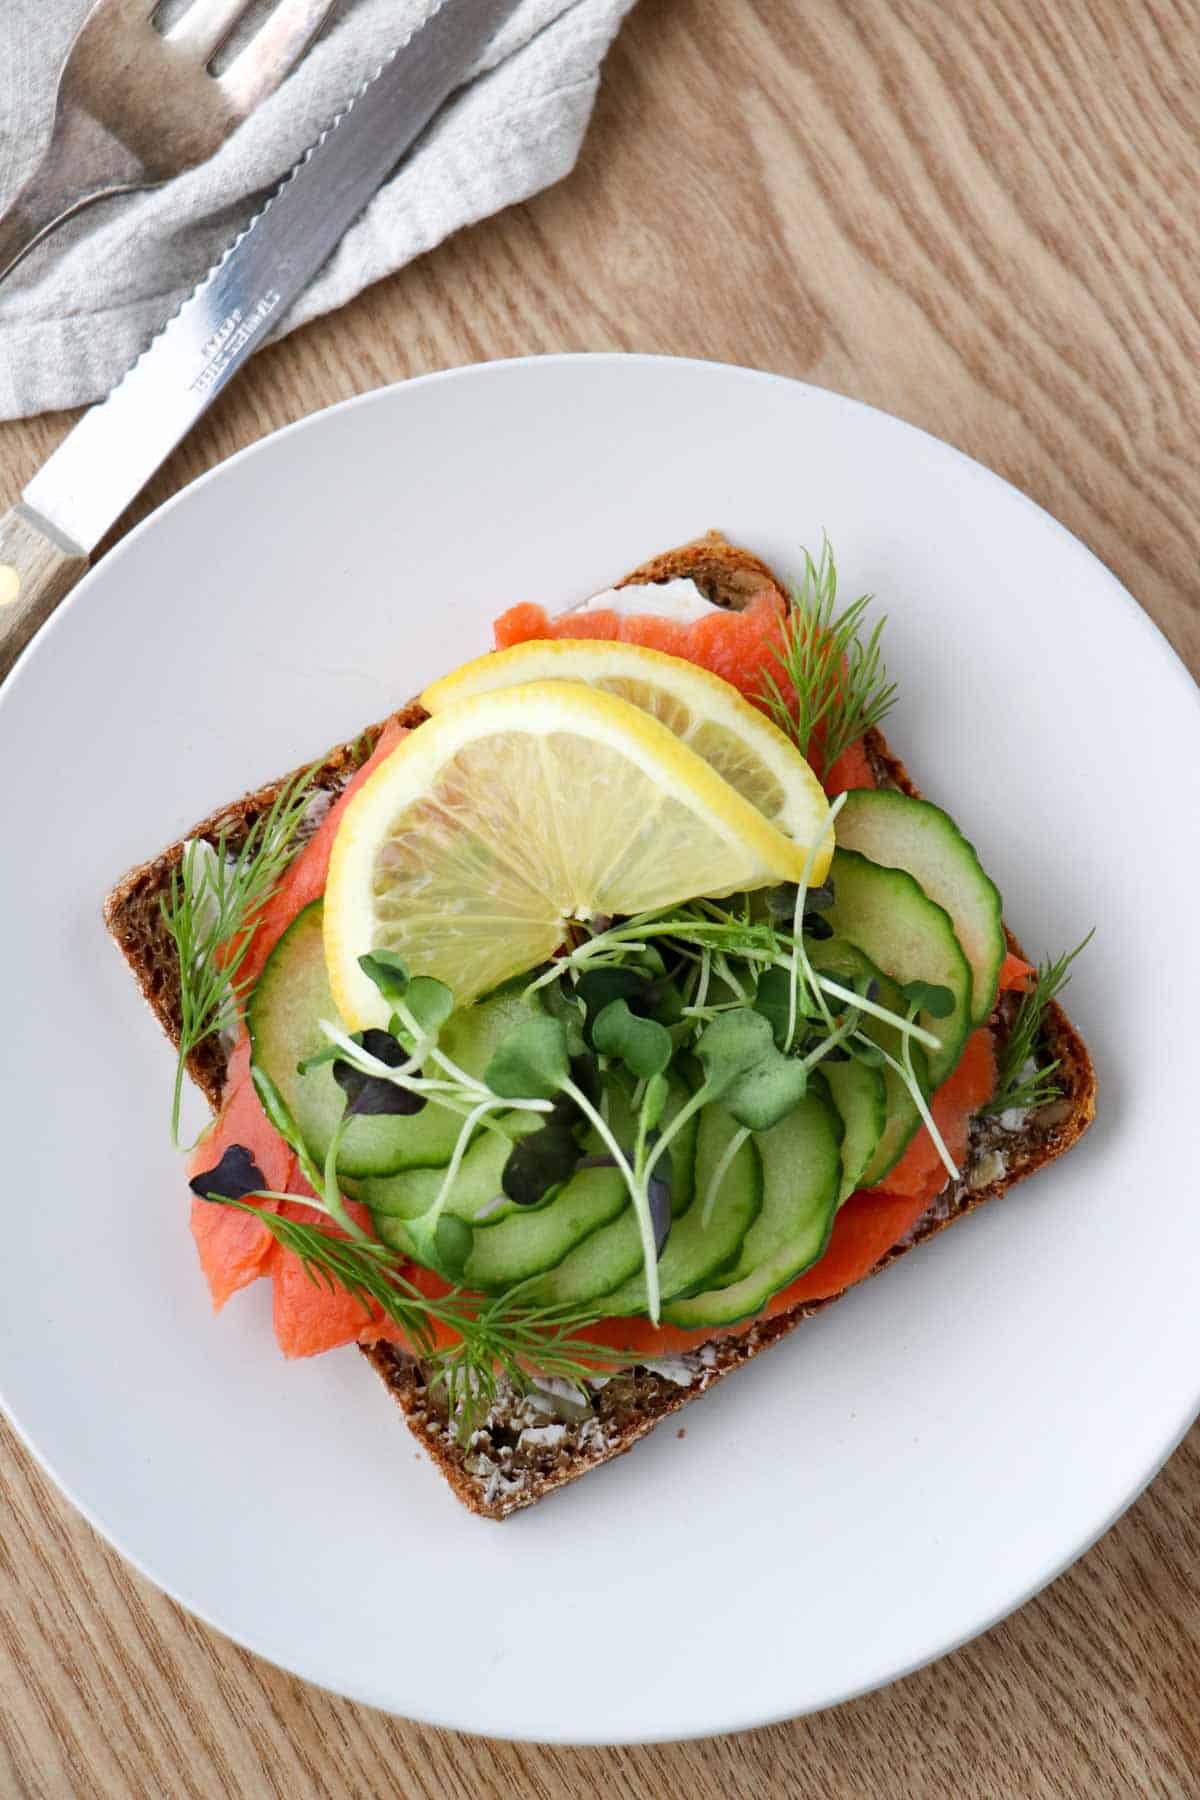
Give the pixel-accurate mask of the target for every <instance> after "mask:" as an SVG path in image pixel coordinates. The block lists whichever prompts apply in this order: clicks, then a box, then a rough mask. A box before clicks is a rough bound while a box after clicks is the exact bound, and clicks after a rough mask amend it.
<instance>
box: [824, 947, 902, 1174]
mask: <svg viewBox="0 0 1200 1800" xmlns="http://www.w3.org/2000/svg"><path fill="white" fill-rule="evenodd" d="M809 961H810V962H811V963H812V965H813V967H814V968H815V969H819V970H821V971H822V972H823V973H824V974H826V975H832V976H833V977H834V978H835V980H838V981H843V982H846V981H851V982H853V981H859V980H862V979H864V978H865V979H867V980H874V981H877V982H878V983H879V1004H880V1005H881V1006H886V1007H887V1008H888V1010H889V1011H890V1012H898V1013H901V1014H903V1013H904V1012H905V1011H906V1007H905V1003H904V998H903V996H902V995H901V993H900V989H899V988H898V987H897V986H896V984H895V982H894V981H889V980H888V978H887V976H886V975H881V974H880V972H879V970H878V969H877V968H876V967H875V964H874V963H873V962H872V961H871V959H870V957H868V956H864V954H863V952H862V951H861V950H860V949H859V948H858V947H857V945H855V944H848V943H846V942H845V940H844V939H842V938H829V939H827V940H826V941H825V942H824V943H819V944H813V945H812V946H811V948H810V950H809ZM862 1030H863V1036H864V1037H868V1038H870V1039H871V1041H872V1043H875V1044H878V1045H879V1047H880V1049H881V1050H886V1051H887V1053H888V1055H889V1056H893V1057H895V1058H896V1059H897V1060H899V1058H900V1052H901V1049H902V1044H901V1040H900V1033H899V1032H898V1031H897V1030H896V1028H895V1026H893V1025H885V1024H884V1023H883V1021H882V1020H880V1019H872V1018H871V1017H870V1015H869V1014H868V1015H865V1016H864V1018H863V1024H862ZM912 1065H913V1073H914V1074H915V1076H916V1078H917V1081H918V1083H919V1084H920V1087H921V1092H922V1093H923V1094H925V1095H928V1094H929V1091H930V1088H929V1065H928V1063H927V1062H926V1059H925V1052H924V1050H923V1049H922V1047H921V1045H920V1044H914V1045H913V1047H912ZM835 1066H836V1065H835ZM843 1066H848V1065H843ZM878 1073H879V1074H880V1075H882V1077H883V1089H884V1125H883V1130H882V1132H881V1133H880V1136H879V1141H878V1143H877V1144H876V1146H875V1149H874V1152H873V1154H872V1156H871V1160H870V1162H869V1163H868V1164H867V1166H866V1168H864V1169H862V1170H860V1172H859V1175H858V1186H859V1187H860V1188H867V1187H875V1186H877V1185H878V1183H879V1182H881V1181H882V1180H883V1178H884V1176H885V1175H886V1174H887V1172H888V1170H889V1169H891V1168H893V1167H894V1166H895V1165H896V1163H898V1162H899V1160H900V1158H901V1157H902V1156H903V1155H904V1152H905V1151H906V1150H907V1148H908V1146H909V1144H910V1143H911V1142H912V1139H913V1137H914V1136H915V1135H916V1132H917V1128H918V1126H919V1125H920V1123H921V1114H920V1112H919V1111H918V1109H917V1103H916V1101H915V1100H914V1099H913V1097H912V1094H911V1092H910V1091H909V1088H908V1085H907V1083H906V1082H905V1081H904V1080H903V1079H902V1077H901V1076H899V1075H898V1074H897V1073H896V1071H895V1069H893V1068H892V1066H891V1064H890V1063H887V1064H885V1065H884V1067H883V1068H882V1069H880V1070H879V1071H878Z"/></svg>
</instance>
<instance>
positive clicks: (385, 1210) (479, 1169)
mask: <svg viewBox="0 0 1200 1800" xmlns="http://www.w3.org/2000/svg"><path fill="white" fill-rule="evenodd" d="M537 1123H538V1121H537V1120H536V1119H534V1118H531V1117H530V1115H529V1114H528V1113H514V1114H509V1115H507V1116H505V1117H502V1118H500V1119H497V1121H496V1129H495V1130H493V1131H482V1132H480V1134H479V1136H478V1137H477V1138H476V1140H475V1142H474V1143H473V1144H472V1145H471V1147H470V1149H469V1150H468V1151H467V1153H466V1155H465V1156H464V1157H463V1159H462V1162H461V1164H460V1165H459V1170H458V1174H457V1175H456V1176H455V1179H454V1185H453V1187H452V1188H451V1190H450V1193H449V1195H448V1196H447V1199H446V1204H445V1206H444V1208H443V1211H444V1212H446V1213H447V1214H448V1215H449V1216H450V1217H451V1218H453V1219H461V1220H462V1221H463V1223H464V1224H466V1225H478V1224H480V1223H485V1222H486V1223H491V1221H492V1220H495V1221H496V1222H497V1223H498V1222H499V1221H500V1220H501V1219H502V1218H507V1217H508V1215H509V1214H510V1213H514V1212H519V1211H520V1210H521V1209H520V1207H518V1206H515V1205H514V1204H513V1202H512V1201H511V1200H509V1199H508V1198H507V1196H506V1195H504V1194H503V1193H502V1191H501V1187H500V1178H501V1176H502V1175H503V1173H504V1165H505V1163H506V1162H507V1161H508V1158H509V1153H510V1151H511V1150H512V1147H513V1143H514V1141H515V1139H516V1138H518V1137H520V1136H522V1135H523V1134H524V1133H525V1132H527V1131H532V1130H533V1129H534V1128H535V1126H536V1124H537ZM445 1173H446V1171H445V1169H444V1168H424V1169H402V1170H401V1171H400V1172H399V1174H396V1175H375V1176H372V1177H371V1178H370V1179H368V1180H366V1181H360V1182H357V1183H356V1184H355V1198H356V1199H358V1200H361V1201H363V1202H364V1204H365V1205H367V1206H368V1207H370V1209H371V1212H372V1213H377V1214H386V1215H387V1216H388V1217H390V1218H393V1219H419V1218H420V1217H421V1215H422V1213H427V1212H428V1211H429V1208H430V1207H431V1206H432V1205H433V1203H434V1201H435V1200H436V1199H437V1196H438V1193H439V1191H440V1189H441V1185H442V1180H443V1178H444V1176H445ZM497 1198H499V1201H500V1204H499V1205H498V1206H497V1205H496V1200H497ZM485 1207H486V1208H487V1214H486V1220H485V1221H481V1220H480V1219H479V1216H478V1215H479V1213H480V1212H481V1211H482V1210H483V1209H484V1208H485Z"/></svg>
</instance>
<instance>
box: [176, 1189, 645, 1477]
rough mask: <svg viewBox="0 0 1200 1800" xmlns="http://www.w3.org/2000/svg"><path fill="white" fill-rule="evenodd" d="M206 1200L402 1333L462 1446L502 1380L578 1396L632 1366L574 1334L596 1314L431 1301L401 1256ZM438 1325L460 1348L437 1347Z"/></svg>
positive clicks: (237, 1203) (472, 1299)
mask: <svg viewBox="0 0 1200 1800" xmlns="http://www.w3.org/2000/svg"><path fill="white" fill-rule="evenodd" d="M260 1197H261V1198H279V1197H280V1196H274V1195H264V1196H260ZM283 1197H286V1196H283ZM208 1198H209V1199H210V1200H211V1201H212V1202H213V1204H215V1205H222V1206H233V1207H237V1208H238V1209H239V1211H241V1212H248V1213H252V1214H253V1215H254V1217H255V1218H256V1219H258V1220H259V1221H260V1222H261V1223H262V1224H263V1225H264V1226H265V1227H266V1229H267V1230H268V1231H269V1232H270V1233H271V1236H272V1237H273V1238H274V1239H275V1242H276V1243H277V1244H279V1245H281V1246H282V1248H283V1249H285V1250H290V1251H292V1252H293V1254H294V1255H296V1256H298V1257H299V1259H300V1262H301V1265H302V1267H303V1269H304V1272H305V1274H306V1275H307V1276H308V1278H309V1280H310V1281H312V1282H314V1283H316V1284H317V1285H319V1286H320V1285H323V1286H325V1287H328V1288H330V1289H331V1290H334V1291H336V1290H337V1289H342V1290H343V1291H344V1292H346V1293H348V1294H351V1295H352V1296H353V1297H354V1299H356V1300H358V1301H359V1302H360V1303H361V1305H362V1306H363V1308H364V1310H365V1311H366V1312H367V1313H368V1314H369V1313H370V1311H371V1308H372V1305H374V1306H377V1307H378V1308H379V1310H380V1311H381V1312H382V1313H383V1314H384V1315H385V1316H386V1317H387V1318H389V1319H390V1320H391V1321H392V1322H393V1324H395V1325H397V1326H399V1328H400V1330H401V1331H402V1332H403V1333H404V1336H405V1338H406V1339H407V1341H408V1345H409V1348H410V1349H411V1350H412V1351H413V1353H414V1354H415V1355H416V1356H418V1357H419V1358H420V1360H421V1362H422V1364H423V1365H424V1369H425V1376H426V1380H427V1382H428V1383H429V1384H430V1385H432V1386H437V1385H442V1386H444V1388H445V1391H446V1399H447V1404H448V1407H449V1413H450V1417H451V1419H452V1420H453V1421H454V1425H455V1430H456V1432H457V1435H458V1438H459V1441H460V1443H466V1442H467V1440H468V1439H469V1438H470V1436H471V1434H472V1432H473V1431H475V1430H476V1429H477V1427H478V1426H479V1425H480V1424H481V1423H482V1421H483V1420H484V1419H485V1418H486V1417H487V1414H488V1412H489V1411H490V1409H491V1407H492V1405H493V1404H494V1402H495V1400H496V1397H497V1394H498V1391H499V1382H500V1379H501V1377H502V1376H507V1378H508V1380H509V1382H510V1384H511V1385H512V1387H513V1388H514V1389H515V1390H516V1391H517V1392H518V1393H527V1392H528V1390H529V1387H530V1385H531V1382H532V1380H533V1379H534V1378H536V1377H537V1376H538V1375H541V1376H547V1377H552V1378H554V1379H556V1380H559V1381H566V1382H569V1383H570V1384H571V1385H572V1386H574V1387H577V1388H578V1389H579V1390H580V1392H581V1393H583V1392H584V1389H585V1384H586V1382H587V1380H588V1377H589V1376H590V1375H594V1374H597V1373H599V1372H600V1370H601V1369H611V1368H612V1367H613V1366H614V1365H618V1366H619V1365H622V1364H625V1365H628V1364H630V1363H631V1362H634V1361H636V1360H637V1359H636V1357H635V1356H634V1354H633V1353H632V1352H626V1351H621V1350H614V1349H610V1348H609V1346H608V1345H606V1344H597V1343H591V1342H589V1341H588V1340H587V1339H586V1338H584V1337H581V1336H580V1333H581V1332H583V1331H586V1329H587V1327H588V1326H589V1325H592V1324H595V1322H596V1320H597V1319H598V1318H599V1317H600V1315H599V1314H598V1313H596V1312H595V1311H594V1310H593V1309H590V1308H581V1307H572V1306H551V1307H539V1306H530V1305H528V1304H526V1303H525V1302H523V1301H522V1299H521V1297H520V1290H519V1288H514V1289H510V1290H509V1292H508V1293H506V1294H499V1295H497V1296H496V1297H495V1298H491V1299H489V1298H487V1297H485V1296H483V1295H479V1294H469V1293H465V1292H463V1291H462V1290H461V1289H459V1288H452V1289H451V1290H450V1291H449V1292H448V1293H446V1294H443V1295H440V1296H438V1297H436V1298H431V1297H430V1296H428V1295H426V1294H423V1293H422V1292H421V1291H420V1289H419V1288H417V1287H415V1286H414V1285H413V1283H412V1282H411V1281H409V1280H408V1278H407V1276H406V1275H405V1273H404V1270H405V1268H406V1266H407V1264H406V1260H405V1258H404V1257H403V1256H402V1255H401V1254H400V1253H399V1252H398V1251H395V1250H392V1249H391V1248H389V1246H388V1245H386V1244H381V1243H379V1242H378V1241H377V1240H376V1239H373V1238H355V1239H353V1240H351V1239H347V1238H343V1237H334V1236H331V1235H330V1233H329V1232H327V1231H325V1230H323V1229H322V1228H321V1227H320V1226H317V1225H309V1224H306V1223H303V1222H302V1221H300V1220H298V1219H289V1218H287V1217H285V1216H284V1215H282V1214H280V1213H272V1212H266V1211H264V1210H263V1209H262V1208H261V1207H259V1206H256V1205H254V1204H252V1201H251V1200H249V1199H246V1200H236V1199H229V1198H227V1197H226V1196H224V1195H221V1194H210V1195H209V1196H208ZM438 1325H441V1326H443V1327H445V1328H446V1329H447V1330H449V1331H451V1332H453V1333H454V1334H455V1336H456V1338H457V1340H458V1341H457V1342H456V1343H454V1344H452V1345H449V1346H446V1345H442V1346H439V1345H438V1344H437V1334H436V1331H435V1326H438Z"/></svg>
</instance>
